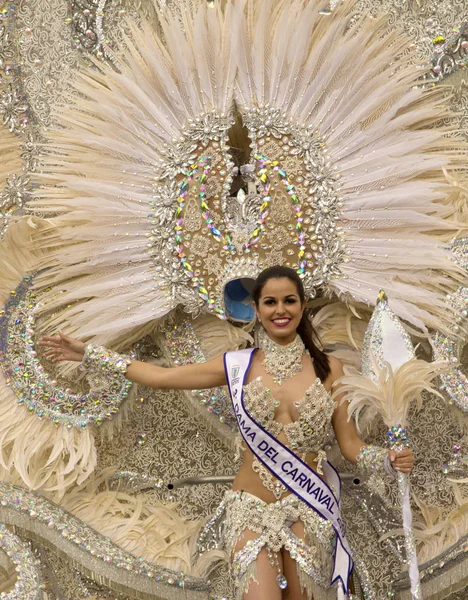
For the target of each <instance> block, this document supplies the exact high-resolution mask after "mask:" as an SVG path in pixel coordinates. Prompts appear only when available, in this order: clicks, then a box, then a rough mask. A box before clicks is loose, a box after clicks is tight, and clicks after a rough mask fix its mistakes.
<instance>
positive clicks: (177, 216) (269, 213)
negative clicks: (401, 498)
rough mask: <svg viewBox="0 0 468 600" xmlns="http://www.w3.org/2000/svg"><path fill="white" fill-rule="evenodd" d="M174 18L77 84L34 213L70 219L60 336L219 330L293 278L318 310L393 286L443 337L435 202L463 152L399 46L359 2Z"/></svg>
mask: <svg viewBox="0 0 468 600" xmlns="http://www.w3.org/2000/svg"><path fill="white" fill-rule="evenodd" d="M176 4H177V5H176V6H174V7H173V8H172V9H171V10H173V11H174V12H173V13H171V11H170V10H169V9H167V10H165V11H161V12H160V29H161V31H160V32H156V30H155V29H154V28H151V27H150V26H149V25H148V24H145V23H142V25H141V28H140V27H136V26H135V25H132V24H131V23H129V25H128V27H129V30H130V32H131V37H128V38H126V41H125V44H124V45H123V46H122V48H123V49H122V50H121V52H120V53H117V54H116V55H115V56H113V59H114V62H115V65H114V66H113V67H110V66H108V65H107V64H104V63H100V64H99V65H98V67H99V68H98V69H96V70H87V71H86V72H84V73H83V75H82V77H81V80H80V81H79V83H78V84H77V85H76V90H73V92H71V98H70V103H69V104H68V105H67V106H66V107H65V108H63V109H62V111H61V122H62V125H65V127H64V128H61V129H58V130H56V131H53V132H51V137H52V141H53V146H54V147H55V148H56V149H57V152H58V153H59V154H60V160H59V161H58V160H57V158H56V157H55V156H50V157H47V158H45V159H44V160H45V163H44V164H43V165H42V171H43V173H44V174H45V176H46V177H47V179H46V180H45V179H44V181H42V182H41V183H45V184H46V185H47V186H50V184H51V183H52V184H53V185H55V184H57V186H56V187H55V188H54V193H53V194H51V193H50V187H48V188H46V190H45V191H44V197H43V199H39V200H37V201H36V204H35V205H36V207H38V208H40V209H41V210H46V211H50V212H52V213H55V214H57V213H58V214H59V216H57V217H56V218H54V219H53V225H54V227H55V232H56V234H55V236H54V239H53V240H51V241H50V240H48V241H47V244H48V246H49V247H50V246H51V245H55V248H56V249H54V250H53V251H52V252H51V253H48V256H47V259H46V262H47V266H50V265H52V268H50V269H49V270H48V271H47V273H44V274H43V275H42V276H41V278H40V281H39V284H40V285H41V286H44V287H45V286H47V285H51V284H52V286H51V291H50V292H48V294H49V300H50V301H51V298H50V296H51V295H53V296H54V303H56V305H61V306H63V307H66V306H67V305H69V306H68V307H67V308H64V310H63V312H62V318H63V320H64V321H65V323H64V327H65V326H66V325H67V323H68V324H70V323H72V324H73V327H72V330H74V331H76V332H77V334H78V335H87V334H88V335H98V336H99V337H100V340H101V341H103V342H106V341H111V340H112V339H114V338H115V336H116V335H117V334H116V332H119V335H122V334H125V332H126V331H129V330H131V329H134V328H135V327H137V326H138V325H143V324H145V323H148V322H150V321H152V320H154V319H158V318H160V317H162V316H164V315H165V314H167V313H168V312H169V311H170V310H171V309H173V308H174V307H176V306H177V305H181V306H182V307H183V308H184V309H185V310H186V311H188V312H190V313H192V314H198V313H199V312H200V311H208V312H211V313H213V314H217V315H219V316H225V313H226V308H227V304H229V302H231V300H233V299H234V302H237V303H240V304H242V303H244V305H245V306H247V305H248V303H249V298H248V293H247V292H248V290H247V292H246V291H245V290H246V288H245V286H242V285H241V286H240V287H239V288H237V289H236V288H234V289H233V290H231V291H232V294H230V293H228V298H227V300H229V302H226V298H225V292H226V289H227V288H226V286H227V285H228V284H230V282H232V281H236V280H243V281H245V280H246V279H249V278H255V277H256V275H257V274H258V273H259V272H260V271H261V270H262V269H263V268H264V267H266V266H270V265H273V264H283V265H287V266H291V267H292V268H294V269H295V270H296V271H297V272H298V273H299V274H300V276H301V277H302V278H303V280H304V285H305V289H306V291H307V292H308V294H309V295H311V294H313V292H314V290H315V289H317V288H318V289H320V290H321V293H323V294H328V295H337V296H339V297H341V298H344V299H346V301H347V302H349V303H351V304H353V303H359V302H365V303H373V302H374V299H375V298H376V297H377V294H378V291H379V289H380V288H382V287H384V286H385V289H386V290H388V294H389V296H390V297H391V301H392V307H393V309H394V311H395V312H396V313H397V314H398V315H399V316H400V317H402V318H404V319H406V320H408V321H410V322H411V323H413V324H415V325H417V326H419V327H423V328H424V327H426V326H434V327H435V328H441V327H442V328H443V327H444V323H443V318H444V309H443V302H442V297H443V294H444V292H445V290H447V289H451V288H452V287H453V285H454V281H455V278H456V273H457V272H458V267H457V266H456V265H455V264H454V262H453V261H452V260H451V258H450V255H449V252H448V250H446V249H445V248H444V246H443V245H442V244H441V243H440V242H439V238H438V236H439V235H440V232H441V231H444V230H446V229H447V226H448V225H447V223H446V222H445V221H444V220H443V219H442V218H439V216H438V213H437V209H436V206H437V204H436V203H437V202H438V201H439V200H441V199H442V198H444V197H445V196H447V195H448V194H449V193H450V192H451V190H452V187H451V185H450V184H449V183H448V182H447V180H446V178H445V175H444V172H443V169H450V168H454V169H458V168H461V163H460V162H459V161H460V160H461V159H460V158H457V156H461V155H460V154H459V152H458V148H455V145H457V146H459V144H460V142H459V141H457V142H453V146H454V147H453V148H452V147H451V145H450V142H449V140H448V139H447V138H446V137H445V134H444V132H443V131H441V130H439V129H437V128H431V122H432V121H435V120H437V119H439V118H440V116H441V115H443V114H444V111H445V110H446V109H445V108H444V107H443V100H442V97H441V94H440V92H439V91H434V90H432V91H429V92H427V91H424V90H422V89H419V88H418V87H416V84H417V82H418V76H419V73H418V72H417V70H415V69H414V67H413V65H412V64H411V63H410V62H409V60H408V58H407V56H406V55H405V53H404V49H405V47H406V46H405V44H406V41H407V40H406V38H405V37H404V36H402V35H401V33H399V32H398V33H397V32H395V31H393V30H391V29H388V28H387V27H386V26H385V22H384V21H383V20H374V19H372V20H371V19H367V18H366V17H365V16H362V17H361V16H356V14H355V13H354V12H353V10H352V5H353V3H352V2H346V3H343V4H340V5H339V6H337V7H336V9H335V10H334V11H333V12H332V14H329V12H330V11H328V12H327V11H325V12H324V11H323V10H322V9H323V8H326V6H328V4H325V3H324V4H323V6H322V4H321V3H315V2H308V3H301V2H296V3H293V4H292V5H291V4H288V3H283V2H279V1H276V0H265V1H262V2H256V1H255V0H247V1H246V2H237V1H236V2H226V3H224V5H223V7H221V6H220V5H218V4H216V5H215V6H214V7H213V6H212V7H210V6H207V3H206V2H204V1H203V2H202V1H200V2H187V3H186V4H185V3H176ZM161 32H162V34H161ZM291 32H294V35H291ZM337 39H339V40H340V42H339V44H337V43H336V40H337ZM395 56H398V61H399V62H398V69H399V77H398V78H395V77H391V76H390V75H391V73H392V72H393V70H394V68H395V67H394V64H393V63H394V60H395ZM236 113H238V114H239V115H240V119H241V122H242V125H243V127H244V128H245V132H246V135H247V136H248V138H249V143H250V157H249V158H248V159H247V160H246V161H245V162H246V163H247V164H246V165H244V166H243V170H244V173H249V176H250V179H249V181H248V183H247V184H245V185H244V186H243V188H242V190H241V191H236V190H234V189H233V169H234V167H235V164H234V161H233V159H232V154H231V151H232V145H233V144H232V143H231V142H230V134H231V133H232V128H233V126H234V122H235V120H236V119H235V114H236ZM82 128H86V131H87V132H91V133H89V134H88V133H87V135H80V132H81V130H82ZM78 242H79V243H78ZM69 245H73V252H68V250H67V247H68V246H69ZM39 266H40V265H39ZM425 268H431V277H430V278H427V277H424V278H422V277H421V273H422V272H423V270H424V269H425ZM447 275H448V276H447ZM71 276H73V278H72V277H71ZM116 282H118V283H117V284H116ZM57 286H58V287H57ZM247 287H248V286H247ZM242 288H244V291H242ZM57 289H59V290H60V292H61V294H60V296H57V293H56V292H57ZM228 290H229V288H228ZM416 290H417V293H416ZM236 298H237V300H236ZM57 303H58V304H57ZM45 304H47V302H46V303H45ZM48 305H49V306H50V303H49V304H48ZM244 312H245V315H244V317H245V319H244V320H248V319H249V318H250V313H249V311H248V310H245V311H244ZM241 320H243V319H242V318H241ZM110 325H112V327H110Z"/></svg>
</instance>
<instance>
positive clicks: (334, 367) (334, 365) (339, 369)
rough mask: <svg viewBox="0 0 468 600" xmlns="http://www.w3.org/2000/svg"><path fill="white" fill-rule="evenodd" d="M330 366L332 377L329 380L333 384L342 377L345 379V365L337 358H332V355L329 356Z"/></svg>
mask: <svg viewBox="0 0 468 600" xmlns="http://www.w3.org/2000/svg"><path fill="white" fill-rule="evenodd" d="M326 356H327V359H328V364H329V366H330V375H329V376H328V377H327V379H329V380H330V382H331V383H333V382H335V381H336V380H337V379H339V378H340V377H343V375H344V371H343V363H342V362H341V360H340V359H339V358H336V356H332V355H331V354H327V355H326Z"/></svg>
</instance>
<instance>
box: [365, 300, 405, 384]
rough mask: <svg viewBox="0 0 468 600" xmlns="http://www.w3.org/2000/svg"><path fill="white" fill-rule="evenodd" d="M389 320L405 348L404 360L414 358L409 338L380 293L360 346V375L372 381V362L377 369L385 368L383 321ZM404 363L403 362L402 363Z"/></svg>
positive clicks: (375, 378)
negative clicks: (374, 362)
mask: <svg viewBox="0 0 468 600" xmlns="http://www.w3.org/2000/svg"><path fill="white" fill-rule="evenodd" d="M388 319H389V320H390V323H391V327H392V328H394V329H395V330H396V332H397V333H398V337H399V338H400V339H402V340H403V342H404V346H405V353H406V360H410V359H411V358H414V356H415V353H414V348H413V344H412V342H411V338H410V336H409V335H408V333H407V332H406V330H405V328H404V327H403V325H402V324H401V321H400V319H399V318H398V317H397V316H396V315H395V313H394V312H393V311H392V310H390V307H389V306H388V302H387V297H386V295H385V293H384V292H383V291H382V292H380V294H379V297H378V299H377V304H376V307H375V309H374V312H373V313H372V317H371V319H370V321H369V325H368V327H367V330H366V333H365V336H364V342H363V346H362V353H361V359H362V365H361V371H362V374H363V375H365V376H366V377H369V378H370V379H372V380H373V381H375V382H376V381H377V376H376V374H375V372H374V369H373V366H372V361H373V360H375V361H376V362H377V365H378V366H379V368H381V369H383V368H384V367H385V362H386V359H385V356H386V355H385V349H384V332H383V327H384V320H387V321H388ZM390 343H391V342H390ZM402 362H404V361H402Z"/></svg>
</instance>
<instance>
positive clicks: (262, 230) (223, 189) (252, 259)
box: [147, 108, 347, 318]
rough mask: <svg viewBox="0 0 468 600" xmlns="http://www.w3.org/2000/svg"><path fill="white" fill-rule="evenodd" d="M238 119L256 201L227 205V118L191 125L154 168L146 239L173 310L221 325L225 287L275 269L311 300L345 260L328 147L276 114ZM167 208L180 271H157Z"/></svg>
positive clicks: (209, 116) (257, 112) (206, 116)
mask: <svg viewBox="0 0 468 600" xmlns="http://www.w3.org/2000/svg"><path fill="white" fill-rule="evenodd" d="M242 117H243V120H244V124H245V125H246V127H247V128H248V131H249V136H250V138H251V139H252V147H253V151H252V155H251V164H248V165H243V166H242V167H241V172H242V173H245V172H247V170H249V175H250V177H249V181H250V182H251V183H249V185H251V186H253V188H255V189H256V192H255V193H250V194H249V196H246V197H244V196H242V193H241V194H240V195H238V196H236V197H234V198H233V197H230V190H231V185H232V182H233V175H234V171H235V170H234V163H233V162H232V159H231V156H230V154H229V146H228V130H229V129H230V127H231V126H232V125H233V119H232V117H231V116H230V115H224V114H221V115H219V114H217V113H216V112H214V111H212V112H209V113H202V114H200V115H199V116H198V117H197V118H195V119H192V120H191V121H189V122H188V123H187V125H186V127H185V129H184V133H183V139H182V140H181V141H179V142H174V143H172V144H169V143H167V144H166V148H165V155H164V161H162V162H161V164H160V165H156V178H155V181H156V183H155V184H154V185H153V198H152V199H151V201H150V211H149V213H148V218H149V219H150V220H151V225H152V226H153V227H152V229H151V232H150V234H148V235H147V237H148V250H147V251H148V254H149V255H150V256H151V257H152V258H153V260H154V261H155V265H154V266H155V269H156V270H157V274H156V275H155V279H157V283H156V284H155V287H160V288H161V289H171V290H172V292H171V293H172V297H173V298H174V301H175V302H177V303H179V304H183V306H184V308H185V310H187V311H188V312H191V313H192V314H198V313H199V311H200V308H201V306H203V307H205V308H206V309H207V310H209V311H211V312H213V313H214V314H217V315H218V316H220V317H222V318H223V317H224V316H225V309H224V286H225V285H226V283H228V282H229V281H231V280H232V279H233V278H237V277H250V278H255V277H256V276H257V275H258V273H259V272H260V271H261V270H262V269H263V268H264V267H266V266H268V265H270V264H285V265H286V266H290V267H292V268H294V269H296V270H297V272H298V273H299V275H300V276H301V277H302V278H303V279H304V285H305V288H306V291H307V293H308V295H309V296H311V297H313V296H314V295H315V293H316V288H317V287H318V286H321V285H326V284H327V283H328V282H329V281H330V280H331V279H333V278H336V277H341V273H340V269H339V265H340V263H341V261H343V260H345V261H347V258H346V256H345V250H346V249H345V245H344V239H343V237H344V231H343V227H342V225H341V224H340V220H341V208H342V206H343V199H342V198H341V197H339V196H338V192H339V190H340V187H339V182H338V180H339V175H338V174H337V172H336V170H335V168H334V166H333V164H332V163H331V160H330V158H329V156H328V151H327V149H326V146H325V140H324V139H323V138H322V137H321V136H320V135H319V133H318V131H317V130H315V129H311V128H306V127H305V126H300V125H294V124H292V123H291V122H289V121H287V120H286V119H285V117H284V116H283V115H281V114H280V113H278V111H276V112H275V111H274V110H273V109H271V108H258V109H251V110H245V111H244V112H243V114H242ZM271 157H274V160H273V159H272V158H271ZM276 157H278V158H276ZM283 159H284V160H283ZM174 180H178V184H175V183H174ZM249 189H250V188H249ZM171 207H174V210H175V215H174V230H173V234H172V236H171V237H172V239H174V241H175V252H176V255H177V256H178V258H179V265H180V266H179V267H177V264H172V265H171V264H167V265H166V266H165V267H161V265H160V264H158V258H159V257H160V256H161V252H162V251H165V249H167V248H168V242H169V239H170V238H169V236H170V234H169V233H168V229H169V226H170V225H169V222H168V221H169V215H170V209H171ZM286 208H287V211H286V212H285V209H286ZM283 213H284V214H283ZM278 219H279V220H280V221H281V222H282V223H285V226H286V231H287V232H288V234H289V235H290V239H289V240H288V239H286V240H284V242H285V244H284V249H281V250H278V249H277V246H276V242H275V239H274V224H275V223H276V222H279V221H278ZM249 226H250V231H249ZM171 268H172V271H171ZM180 270H181V271H182V272H183V274H184V276H183V278H180V277H179V275H178V272H179V273H180ZM187 279H189V280H190V283H191V287H190V288H187V285H186V281H187ZM194 292H195V297H194ZM197 299H198V300H197Z"/></svg>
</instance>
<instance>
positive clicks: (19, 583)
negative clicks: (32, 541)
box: [0, 525, 43, 600]
mask: <svg viewBox="0 0 468 600" xmlns="http://www.w3.org/2000/svg"><path fill="white" fill-rule="evenodd" d="M0 547H1V550H2V552H4V553H5V554H6V555H7V556H8V558H9V560H10V561H11V562H12V563H13V565H14V566H15V571H16V573H17V580H16V582H15V585H14V586H13V588H12V589H11V590H10V591H8V592H2V593H1V594H0V598H1V599H2V600H41V599H42V598H43V591H42V590H43V584H42V575H41V569H40V564H39V562H38V561H37V560H36V559H35V557H34V555H33V553H32V552H31V550H30V549H29V548H28V546H27V545H26V544H25V543H23V542H22V541H21V540H20V539H19V538H18V537H17V536H16V535H13V534H12V533H11V532H10V531H8V529H6V527H5V526H4V525H0Z"/></svg>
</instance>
